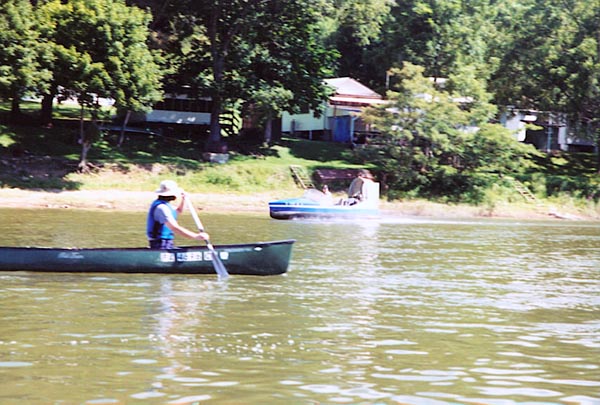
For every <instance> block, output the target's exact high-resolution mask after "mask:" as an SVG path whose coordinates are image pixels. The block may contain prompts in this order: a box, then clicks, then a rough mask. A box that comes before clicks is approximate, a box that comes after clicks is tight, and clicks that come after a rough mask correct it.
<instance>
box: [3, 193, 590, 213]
mask: <svg viewBox="0 0 600 405" xmlns="http://www.w3.org/2000/svg"><path fill="white" fill-rule="evenodd" d="M191 197H192V198H193V202H194V205H195V206H196V207H197V208H198V209H200V210H204V211H205V212H215V213H234V212H256V213H265V214H266V215H268V213H269V209H268V202H269V201H272V200H274V199H277V198H280V197H279V196H274V195H272V194H268V195H267V194H256V195H252V196H247V195H235V194H191ZM154 198H155V195H154V193H152V192H151V191H150V192H135V191H120V190H110V191H107V190H101V191H89V190H81V191H57V192H49V191H31V190H21V189H7V188H4V189H0V207H5V208H11V207H12V208H56V209H98V210H124V211H145V210H146V209H147V208H148V205H149V204H150V202H151V201H152V200H153V199H154ZM380 209H381V211H382V212H383V213H385V214H387V215H397V216H422V217H434V218H474V217H494V218H515V219H562V220H589V221H599V220H600V213H596V212H591V213H590V212H586V213H584V212H581V211H580V210H577V209H575V208H567V207H558V208H557V207H552V206H546V205H534V204H520V205H517V204H506V205H503V204H498V205H496V206H494V207H493V208H490V207H473V206H468V205H446V204H436V203H431V202H424V201H405V202H392V203H390V202H386V201H382V202H381V205H380Z"/></svg>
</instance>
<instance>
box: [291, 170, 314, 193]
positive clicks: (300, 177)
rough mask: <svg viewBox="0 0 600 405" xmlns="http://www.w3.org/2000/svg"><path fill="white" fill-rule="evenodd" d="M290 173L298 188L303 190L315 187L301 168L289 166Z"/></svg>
mask: <svg viewBox="0 0 600 405" xmlns="http://www.w3.org/2000/svg"><path fill="white" fill-rule="evenodd" d="M290 171H291V172H292V177H293V178H294V181H295V182H296V184H297V185H298V186H300V187H302V188H303V189H304V190H306V189H308V188H315V185H314V184H313V182H312V180H311V179H310V177H309V175H308V173H307V172H306V170H304V168H303V167H302V166H298V165H290Z"/></svg>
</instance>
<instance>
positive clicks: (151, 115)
mask: <svg viewBox="0 0 600 405" xmlns="http://www.w3.org/2000/svg"><path fill="white" fill-rule="evenodd" d="M146 121H148V122H163V123H171V124H192V125H209V124H210V113H201V112H186V111H170V110H152V111H150V112H148V113H147V114H146Z"/></svg>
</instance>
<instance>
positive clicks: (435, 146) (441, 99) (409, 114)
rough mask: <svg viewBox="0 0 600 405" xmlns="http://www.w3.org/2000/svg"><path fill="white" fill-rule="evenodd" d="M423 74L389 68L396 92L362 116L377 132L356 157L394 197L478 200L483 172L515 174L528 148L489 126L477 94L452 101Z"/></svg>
mask: <svg viewBox="0 0 600 405" xmlns="http://www.w3.org/2000/svg"><path fill="white" fill-rule="evenodd" d="M423 72H424V69H423V68H422V67H419V66H415V65H412V64H409V63H405V64H404V66H403V68H402V69H401V70H400V69H398V70H393V74H394V75H396V76H397V79H398V87H397V89H394V90H395V91H390V92H389V93H388V98H389V100H390V101H391V104H390V105H385V106H382V107H377V108H371V109H368V110H367V111H366V112H365V113H364V114H363V119H365V120H366V121H367V122H369V123H371V124H372V125H374V126H375V127H376V128H377V130H378V131H380V132H381V135H380V136H379V137H378V138H377V139H376V142H375V143H373V144H367V145H366V146H365V147H364V148H363V149H358V150H357V152H356V153H357V156H358V157H359V158H362V159H363V160H364V161H366V162H369V163H371V164H374V165H376V167H377V169H378V170H379V171H381V172H382V174H383V179H384V182H385V185H386V186H387V187H390V189H391V190H392V193H391V194H392V195H393V194H395V193H398V192H409V191H410V192H415V193H417V194H420V195H422V196H438V197H439V196H445V197H449V198H454V199H458V198H461V196H463V197H464V196H469V197H470V198H472V199H474V200H477V198H480V197H481V196H480V195H478V194H477V189H478V187H480V186H481V185H482V184H481V182H482V179H483V178H482V177H480V176H479V174H480V173H481V172H486V173H490V172H494V173H497V174H498V173H499V174H502V173H507V172H511V171H512V170H518V169H519V168H520V167H521V166H522V164H523V158H524V157H525V156H526V155H527V151H528V150H529V149H528V148H525V149H523V147H522V145H521V144H519V143H518V142H517V141H516V140H515V139H514V138H513V137H512V136H510V134H509V133H508V131H506V130H505V129H504V128H502V127H501V126H500V125H497V124H488V123H487V121H488V119H489V116H490V113H491V112H493V108H490V107H489V106H487V105H486V104H487V103H486V101H485V99H483V100H477V99H476V97H477V96H478V94H477V93H475V92H472V93H467V94H462V95H461V98H460V99H458V97H457V94H451V93H450V92H448V91H446V90H443V89H440V88H439V87H436V83H435V82H434V81H433V80H430V79H429V78H426V77H424V76H423ZM455 86H456V87H460V86H459V85H458V84H455ZM474 87H477V86H473V85H472V84H471V85H469V86H466V87H464V88H465V89H469V88H474ZM479 96H480V97H481V94H479ZM488 97H489V96H488ZM498 151H501V152H502V153H498Z"/></svg>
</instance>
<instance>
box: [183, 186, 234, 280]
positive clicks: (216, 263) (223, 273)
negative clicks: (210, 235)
mask: <svg viewBox="0 0 600 405" xmlns="http://www.w3.org/2000/svg"><path fill="white" fill-rule="evenodd" d="M186 197H187V196H186ZM185 202H186V203H187V206H188V209H189V210H190V213H191V214H192V217H193V218H194V222H195V223H196V226H197V227H198V230H199V231H200V232H202V231H203V229H204V228H203V227H202V222H200V218H198V214H197V213H196V209H195V208H194V206H193V205H192V202H191V201H190V199H189V198H186V199H185ZM206 246H207V247H208V250H210V253H211V256H212V263H213V267H214V268H215V271H216V272H217V275H218V276H219V279H226V278H227V277H229V273H227V269H226V268H225V265H224V264H223V262H222V261H221V258H220V257H219V254H218V253H217V252H216V251H215V248H214V247H213V245H212V243H210V241H209V240H207V241H206Z"/></svg>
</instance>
